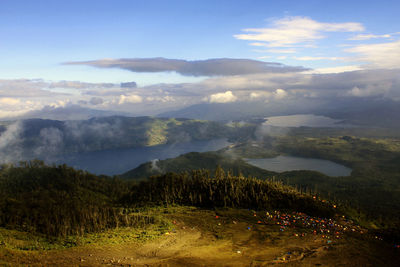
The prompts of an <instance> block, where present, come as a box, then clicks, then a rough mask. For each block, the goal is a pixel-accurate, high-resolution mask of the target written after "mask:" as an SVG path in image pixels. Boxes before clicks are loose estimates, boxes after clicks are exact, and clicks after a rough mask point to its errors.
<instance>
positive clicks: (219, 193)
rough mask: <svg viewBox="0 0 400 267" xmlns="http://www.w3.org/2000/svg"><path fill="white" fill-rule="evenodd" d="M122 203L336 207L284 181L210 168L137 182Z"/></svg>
mask: <svg viewBox="0 0 400 267" xmlns="http://www.w3.org/2000/svg"><path fill="white" fill-rule="evenodd" d="M122 202H123V203H124V204H125V205H143V204H149V203H153V204H167V205H168V204H178V205H192V206H198V207H205V208H213V207H234V208H249V209H256V210H260V209H264V210H265V209H268V210H269V209H284V210H295V211H301V212H305V213H308V214H310V215H316V216H323V217H330V216H332V215H334V212H335V210H334V209H333V207H332V205H331V204H329V203H328V202H321V201H318V200H316V199H314V198H313V196H311V195H309V194H302V193H300V192H299V191H297V190H296V189H295V188H293V187H290V186H286V185H283V184H282V183H281V182H275V181H271V180H259V179H256V178H250V177H248V178H245V177H243V176H241V175H239V176H233V175H231V174H230V173H227V174H226V173H225V172H224V171H223V169H222V168H220V167H219V168H217V170H216V172H215V175H214V177H212V176H211V175H210V172H209V171H207V170H198V171H192V172H191V173H190V174H189V173H187V172H186V173H181V174H177V173H167V174H164V175H159V176H152V177H150V178H149V179H148V180H145V181H142V182H140V183H138V184H135V185H133V186H132V188H131V189H130V192H129V193H127V194H126V195H125V196H124V198H123V199H122Z"/></svg>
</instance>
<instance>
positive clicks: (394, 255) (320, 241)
mask: <svg viewBox="0 0 400 267" xmlns="http://www.w3.org/2000/svg"><path fill="white" fill-rule="evenodd" d="M169 216H170V218H171V219H172V220H174V221H175V229H174V232H171V233H170V234H166V235H163V236H162V237H160V238H157V239H156V240H153V241H149V242H146V243H144V244H139V243H123V244H118V245H109V246H102V247H96V246H85V247H76V248H70V249H64V250H54V251H46V252H40V253H39V252H25V253H23V252H18V253H17V252H10V253H9V254H7V253H3V254H2V255H3V259H2V260H3V262H5V263H8V264H6V265H10V266H18V265H29V266H103V265H113V266H272V265H277V266H280V265H285V266H398V265H396V264H398V263H399V262H400V261H399V260H400V258H399V252H398V251H397V252H396V251H395V250H394V249H391V248H390V247H389V246H388V245H386V244H385V243H383V242H381V241H375V240H367V239H365V238H363V237H359V238H358V237H356V236H348V237H343V239H339V240H333V241H332V243H330V244H327V240H326V239H324V238H322V237H321V236H318V235H312V234H309V235H306V236H304V237H296V236H294V235H293V234H294V233H295V231H294V229H288V230H287V231H284V232H280V231H279V228H278V227H276V226H275V225H268V224H266V225H265V224H254V223H251V220H246V219H245V218H239V219H237V218H232V216H224V215H222V216H219V217H218V218H216V217H215V216H216V214H215V212H213V211H200V210H196V211H190V212H185V213H181V214H173V215H169ZM248 227H250V230H249V229H248Z"/></svg>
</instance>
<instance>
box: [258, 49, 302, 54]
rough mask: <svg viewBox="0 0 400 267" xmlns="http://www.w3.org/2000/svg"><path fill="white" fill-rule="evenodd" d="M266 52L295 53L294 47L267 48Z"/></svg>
mask: <svg viewBox="0 0 400 267" xmlns="http://www.w3.org/2000/svg"><path fill="white" fill-rule="evenodd" d="M265 52H268V53H275V54H294V53H296V52H297V51H296V49H268V50H265Z"/></svg>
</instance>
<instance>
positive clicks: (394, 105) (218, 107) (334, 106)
mask: <svg viewBox="0 0 400 267" xmlns="http://www.w3.org/2000/svg"><path fill="white" fill-rule="evenodd" d="M295 114H315V115H324V116H327V117H331V118H334V119H340V120H343V121H345V122H347V123H351V124H354V125H360V126H365V127H385V128H393V127H394V128H399V127H400V116H399V115H398V114H400V103H399V102H397V101H393V100H390V99H375V98H356V97H354V98H350V97H343V98H337V99H336V100H335V101H328V100H322V99H317V98H315V99H312V98H310V99H305V100H302V101H301V102H300V101H290V100H289V101H285V102H282V103H277V102H275V103H264V102H234V103H203V104H197V105H192V106H189V107H186V108H183V109H180V110H175V111H169V112H165V113H162V114H159V116H161V117H163V116H165V117H178V118H191V119H205V120H216V121H230V120H249V119H252V118H255V117H271V116H284V115H295Z"/></svg>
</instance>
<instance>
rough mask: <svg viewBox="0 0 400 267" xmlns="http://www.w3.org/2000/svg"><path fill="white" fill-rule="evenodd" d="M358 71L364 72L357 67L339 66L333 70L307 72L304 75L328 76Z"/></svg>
mask: <svg viewBox="0 0 400 267" xmlns="http://www.w3.org/2000/svg"><path fill="white" fill-rule="evenodd" d="M357 70H362V68H361V67H360V66H357V65H348V66H338V67H331V68H318V69H314V70H311V71H306V72H304V73H314V74H327V73H342V72H349V71H357Z"/></svg>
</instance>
